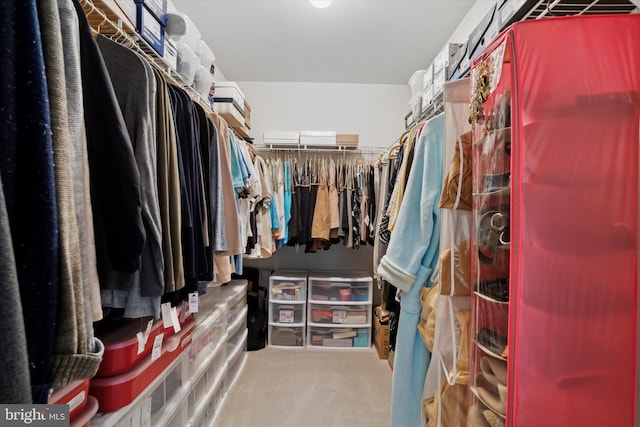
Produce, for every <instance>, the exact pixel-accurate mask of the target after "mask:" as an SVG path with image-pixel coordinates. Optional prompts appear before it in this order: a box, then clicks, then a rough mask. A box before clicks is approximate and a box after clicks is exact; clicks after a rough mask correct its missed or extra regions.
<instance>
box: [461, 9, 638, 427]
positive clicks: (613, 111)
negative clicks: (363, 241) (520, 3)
mask: <svg viewBox="0 0 640 427" xmlns="http://www.w3.org/2000/svg"><path fill="white" fill-rule="evenodd" d="M503 48H504V55H503V56H501V55H496V52H499V51H500V49H503ZM492 55H493V57H492ZM483 61H484V65H487V61H489V62H491V61H499V62H500V63H499V64H498V65H497V66H494V67H493V71H494V73H493V74H494V75H493V76H492V77H491V78H493V81H491V89H492V92H491V94H490V95H489V96H488V98H486V99H485V101H484V103H482V106H483V113H484V114H485V115H486V116H487V118H490V117H491V114H492V113H494V112H495V110H496V108H498V107H499V106H500V105H499V98H500V97H501V96H503V95H505V94H507V96H509V97H510V101H511V129H510V130H509V132H510V140H511V148H510V153H511V154H510V157H507V162H506V166H504V164H502V166H503V167H507V168H510V173H511V175H510V188H508V189H506V191H507V192H509V193H510V196H507V198H506V200H507V202H508V203H509V204H510V210H509V209H507V211H508V213H509V215H510V219H509V225H510V245H507V244H504V245H503V247H502V248H500V250H502V251H505V253H506V256H507V257H509V258H508V260H509V261H510V262H509V271H508V278H509V302H508V303H506V304H505V303H504V302H503V303H502V304H494V303H493V302H491V301H487V299H486V298H480V296H478V294H475V293H474V295H473V296H472V298H473V304H472V307H473V324H472V328H473V329H472V331H473V340H474V342H473V343H472V345H471V355H470V357H471V367H470V371H471V376H470V385H471V386H474V381H476V380H475V378H476V375H477V374H478V373H479V372H480V369H481V368H480V359H481V358H482V357H487V352H486V349H484V350H483V349H482V348H480V347H479V346H478V345H477V338H478V335H477V334H478V332H479V331H480V330H481V329H482V328H484V327H490V328H493V329H494V330H496V331H497V332H499V333H501V334H504V336H506V337H507V341H508V356H507V357H506V359H507V362H506V363H507V393H506V402H505V407H506V419H505V421H506V425H508V426H517V427H524V426H545V427H549V426H581V427H588V426H632V425H634V423H635V421H636V417H637V415H636V407H637V404H636V395H637V355H638V352H637V345H638V201H639V198H638V179H639V177H638V163H639V161H638V156H639V149H638V146H639V143H640V16H639V15H608V16H580V17H563V18H549V19H542V20H536V21H526V22H521V23H516V24H514V25H512V26H511V27H509V28H508V29H506V30H505V31H504V32H503V33H501V34H500V35H499V36H498V38H497V39H496V40H495V41H493V42H492V43H491V44H490V45H489V46H488V47H487V48H486V49H485V50H484V51H483V52H482V54H481V55H480V56H479V57H478V59H476V60H475V61H474V63H473V65H472V79H473V80H476V79H477V73H478V71H479V69H480V68H483V67H484V65H483V66H482V67H481V64H482V63H483ZM497 70H500V71H501V73H500V77H499V79H498V78H497V77H496V76H495V75H496V73H495V71H497ZM490 122H491V120H485V121H484V122H483V123H476V124H475V125H474V126H475V129H474V144H476V146H480V147H482V144H483V141H486V137H487V135H490V134H491V131H490V130H489V129H488V126H489V124H490ZM493 126H494V129H495V125H493ZM483 138H485V139H483ZM494 140H495V141H497V139H495V137H494ZM491 149H495V146H492V147H487V146H485V147H484V148H483V149H474V177H473V180H474V193H482V192H483V188H482V187H483V185H485V186H486V181H483V179H485V178H487V177H486V175H487V174H496V173H501V172H504V170H500V168H501V162H500V159H498V160H496V159H494V160H488V158H487V156H488V155H489V156H490V155H491V153H490V151H491ZM483 150H484V152H483ZM483 156H484V157H483ZM484 194H485V195H486V194H487V193H484ZM474 199H475V200H474V215H473V218H474V230H476V231H475V239H476V240H477V239H478V236H479V234H478V233H480V231H478V230H479V225H480V222H479V220H480V218H481V210H482V209H484V208H486V206H484V205H483V204H485V205H486V203H488V202H487V200H488V198H486V197H485V198H483V199H480V198H478V197H474ZM474 243H476V246H474V248H475V249H477V242H475V241H474ZM509 253H510V255H509ZM472 261H473V274H474V277H475V278H476V281H477V282H479V281H482V280H483V279H485V277H482V275H483V274H485V273H484V272H483V271H486V267H485V266H483V265H481V263H480V261H479V259H478V256H473V260H472ZM483 269H485V270H483ZM470 397H471V403H474V402H478V400H479V398H478V395H477V393H472V394H471V395H470Z"/></svg>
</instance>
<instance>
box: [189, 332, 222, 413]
mask: <svg viewBox="0 0 640 427" xmlns="http://www.w3.org/2000/svg"><path fill="white" fill-rule="evenodd" d="M226 350H227V347H226V343H222V345H221V346H220V347H219V348H217V349H215V353H214V354H212V355H211V356H212V358H211V359H210V361H209V364H208V365H207V366H206V367H204V369H202V372H198V375H197V376H196V377H194V378H193V380H192V387H191V391H190V393H189V413H188V418H189V419H190V420H193V419H195V418H197V416H198V414H199V412H198V411H202V410H203V408H204V407H205V406H206V402H207V399H208V396H209V395H210V392H211V390H212V388H214V386H215V384H216V383H217V382H218V380H219V377H221V376H224V373H225V372H226V368H227V365H226V363H227V351H226Z"/></svg>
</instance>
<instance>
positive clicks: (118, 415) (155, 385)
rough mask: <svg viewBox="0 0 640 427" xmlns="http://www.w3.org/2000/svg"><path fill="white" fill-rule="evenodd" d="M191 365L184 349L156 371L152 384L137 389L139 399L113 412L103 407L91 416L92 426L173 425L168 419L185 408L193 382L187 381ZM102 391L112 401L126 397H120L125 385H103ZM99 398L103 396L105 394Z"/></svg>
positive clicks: (136, 396)
mask: <svg viewBox="0 0 640 427" xmlns="http://www.w3.org/2000/svg"><path fill="white" fill-rule="evenodd" d="M187 365H188V357H187V354H186V353H184V352H183V353H182V354H181V355H180V356H178V357H177V358H176V359H175V360H174V361H173V362H171V364H169V366H168V367H167V368H166V369H164V370H163V371H161V372H158V373H155V372H153V373H154V374H155V375H154V376H153V377H152V378H151V380H152V381H151V382H150V384H149V385H148V386H147V387H144V388H142V389H140V390H136V391H135V392H136V393H135V400H133V401H132V402H131V403H130V404H128V405H126V406H124V407H122V408H120V409H118V410H116V411H113V412H104V409H102V406H101V408H100V411H101V412H99V413H98V414H96V416H94V417H93V418H92V419H91V425H92V426H93V427H130V426H154V427H162V426H169V425H170V424H168V421H169V420H170V419H171V418H173V417H174V416H175V412H176V411H177V410H178V408H182V404H183V403H182V402H183V400H184V398H185V397H186V395H187V394H188V392H189V390H190V389H191V383H190V382H189V381H188V380H187V376H188V375H187V372H188V366H187ZM101 381H106V380H101ZM167 391H168V392H167ZM100 392H101V396H102V398H103V400H104V397H105V395H106V396H107V398H108V400H110V401H116V400H122V399H121V398H120V397H119V396H117V395H118V394H119V393H121V392H122V388H120V389H118V388H114V387H110V388H103V389H102V390H100ZM91 393H92V394H93V393H94V391H93V390H92V391H91ZM127 395H130V393H127ZM97 398H98V400H100V399H101V397H97ZM185 415H186V414H185ZM178 425H180V424H178Z"/></svg>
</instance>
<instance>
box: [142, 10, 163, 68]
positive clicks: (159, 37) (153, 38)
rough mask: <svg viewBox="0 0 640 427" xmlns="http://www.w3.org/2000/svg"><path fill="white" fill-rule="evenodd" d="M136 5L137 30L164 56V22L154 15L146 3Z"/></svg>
mask: <svg viewBox="0 0 640 427" xmlns="http://www.w3.org/2000/svg"><path fill="white" fill-rule="evenodd" d="M136 6H137V7H138V12H137V17H136V31H137V32H138V33H139V34H140V35H141V36H142V38H143V39H144V40H145V41H146V42H147V43H149V46H151V47H152V48H154V49H155V51H156V52H158V54H159V55H160V56H164V27H163V26H162V23H161V22H160V21H158V20H157V19H156V17H155V16H153V14H152V13H151V12H150V11H149V9H147V6H146V5H143V4H139V3H136Z"/></svg>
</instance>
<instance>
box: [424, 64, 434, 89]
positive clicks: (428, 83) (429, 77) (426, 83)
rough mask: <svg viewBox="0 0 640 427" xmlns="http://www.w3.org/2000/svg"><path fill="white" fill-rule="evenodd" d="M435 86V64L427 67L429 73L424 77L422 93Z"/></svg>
mask: <svg viewBox="0 0 640 427" xmlns="http://www.w3.org/2000/svg"><path fill="white" fill-rule="evenodd" d="M432 85H433V62H432V63H431V64H429V66H428V67H427V71H426V72H425V73H424V75H423V76H422V91H423V92H424V90H425V89H426V88H427V87H428V86H432Z"/></svg>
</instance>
